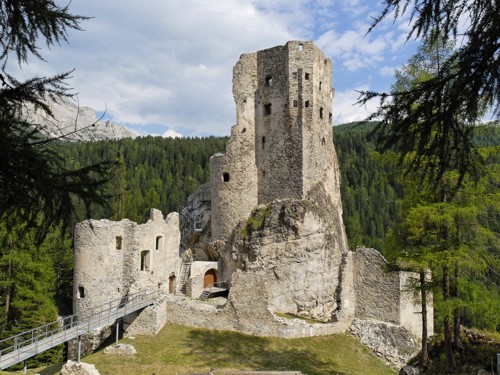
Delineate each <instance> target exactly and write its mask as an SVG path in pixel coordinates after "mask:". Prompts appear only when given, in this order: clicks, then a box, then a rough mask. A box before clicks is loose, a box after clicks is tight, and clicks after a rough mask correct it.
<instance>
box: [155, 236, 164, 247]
mask: <svg viewBox="0 0 500 375" xmlns="http://www.w3.org/2000/svg"><path fill="white" fill-rule="evenodd" d="M162 249H163V236H156V250H162Z"/></svg>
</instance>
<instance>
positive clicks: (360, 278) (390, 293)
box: [354, 248, 434, 337]
mask: <svg viewBox="0 0 500 375" xmlns="http://www.w3.org/2000/svg"><path fill="white" fill-rule="evenodd" d="M354 259H355V261H354V288H355V292H356V313H355V314H356V318H359V319H375V320H379V321H383V322H389V323H393V324H397V325H400V326H402V327H405V328H406V329H408V331H410V332H412V333H413V334H414V335H416V336H417V337H422V315H421V312H422V307H421V296H420V294H419V293H417V294H415V292H414V287H415V286H416V285H417V284H418V280H419V275H418V273H415V272H406V271H391V272H389V270H388V269H387V261H386V260H385V259H384V257H383V256H382V255H381V254H380V253H379V252H378V251H377V250H375V249H367V248H358V249H356V252H355V253H354ZM427 277H428V278H430V275H428V276H427ZM432 306H433V301H432V296H429V297H428V303H427V314H428V315H427V321H428V323H427V330H428V333H429V335H432V334H433V332H434V323H433V308H432Z"/></svg>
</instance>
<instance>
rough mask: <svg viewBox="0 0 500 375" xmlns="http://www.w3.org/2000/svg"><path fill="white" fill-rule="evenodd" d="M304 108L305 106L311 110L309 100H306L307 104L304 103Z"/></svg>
mask: <svg viewBox="0 0 500 375" xmlns="http://www.w3.org/2000/svg"><path fill="white" fill-rule="evenodd" d="M304 106H305V107H306V108H309V100H306V102H305V103H304Z"/></svg>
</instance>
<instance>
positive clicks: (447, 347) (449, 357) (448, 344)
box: [443, 266, 456, 371]
mask: <svg viewBox="0 0 500 375" xmlns="http://www.w3.org/2000/svg"><path fill="white" fill-rule="evenodd" d="M449 299H450V270H449V268H448V266H443V301H444V302H446V301H447V300H449ZM444 352H445V355H446V370H447V371H453V370H455V368H456V365H455V358H454V357H453V347H452V335H451V326H450V316H449V314H448V313H446V312H445V317H444Z"/></svg>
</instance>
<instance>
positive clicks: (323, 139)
mask: <svg viewBox="0 0 500 375" xmlns="http://www.w3.org/2000/svg"><path fill="white" fill-rule="evenodd" d="M325 143H326V141H325V137H323V138H322V139H321V145H322V146H324V145H325Z"/></svg>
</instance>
